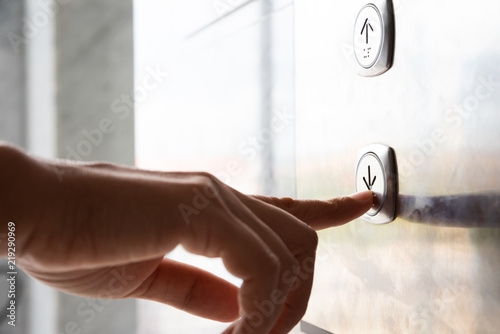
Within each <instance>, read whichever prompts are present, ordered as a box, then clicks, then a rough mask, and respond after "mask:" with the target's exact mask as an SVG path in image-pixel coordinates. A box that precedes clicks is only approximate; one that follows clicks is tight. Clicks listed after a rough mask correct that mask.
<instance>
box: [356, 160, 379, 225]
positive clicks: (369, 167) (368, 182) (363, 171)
mask: <svg viewBox="0 0 500 334" xmlns="http://www.w3.org/2000/svg"><path fill="white" fill-rule="evenodd" d="M385 179H386V178H385V173H384V168H383V167H382V163H381V162H380V159H379V158H378V157H377V156H376V155H375V154H373V153H371V152H370V153H366V154H365V155H363V157H362V158H361V159H360V160H359V163H358V167H357V170H356V191H363V190H371V191H373V192H374V194H375V199H374V204H373V207H372V208H371V209H370V210H369V211H368V212H367V215H369V216H375V215H376V214H377V213H378V212H379V211H380V209H381V208H382V206H383V204H384V200H385V195H386V184H385Z"/></svg>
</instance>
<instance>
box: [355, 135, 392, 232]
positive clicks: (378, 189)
mask: <svg viewBox="0 0 500 334" xmlns="http://www.w3.org/2000/svg"><path fill="white" fill-rule="evenodd" d="M363 190H371V191H373V193H374V195H375V197H374V201H373V207H372V208H371V209H370V210H369V211H368V212H367V213H366V214H365V215H364V216H363V217H362V218H363V219H364V220H366V221H368V222H370V223H373V224H385V223H390V222H391V221H393V220H394V219H395V217H396V199H397V195H398V175H397V166H396V158H395V154H394V150H393V149H392V148H391V147H389V146H386V145H381V144H373V145H369V146H366V147H365V148H363V149H362V150H360V151H359V152H358V156H357V162H356V191H363Z"/></svg>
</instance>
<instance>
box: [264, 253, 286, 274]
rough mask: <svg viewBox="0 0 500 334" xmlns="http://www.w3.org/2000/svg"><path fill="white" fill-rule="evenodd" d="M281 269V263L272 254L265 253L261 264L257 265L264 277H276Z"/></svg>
mask: <svg viewBox="0 0 500 334" xmlns="http://www.w3.org/2000/svg"><path fill="white" fill-rule="evenodd" d="M281 268H282V261H281V260H280V258H279V257H278V256H277V255H276V254H274V253H271V252H269V253H267V255H266V256H265V258H264V259H263V261H262V263H261V264H259V269H260V270H261V271H262V272H264V273H265V274H266V275H269V276H272V277H277V276H278V274H279V273H280V271H281Z"/></svg>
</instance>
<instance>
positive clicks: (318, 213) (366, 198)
mask: <svg viewBox="0 0 500 334" xmlns="http://www.w3.org/2000/svg"><path fill="white" fill-rule="evenodd" d="M253 197H254V198H256V199H258V200H261V201H263V202H265V203H268V204H271V205H273V206H275V207H278V208H280V209H282V210H284V211H286V212H288V213H290V214H292V215H293V216H295V217H297V218H298V219H300V220H301V221H303V222H305V223H306V224H308V225H309V226H311V227H312V228H313V229H315V230H322V229H325V228H329V227H334V226H340V225H343V224H345V223H348V222H350V221H352V220H354V219H356V218H358V217H360V216H361V215H363V214H364V213H366V212H367V211H368V210H369V209H370V208H371V207H372V205H373V200H374V195H373V192H372V191H370V190H367V191H363V192H359V193H356V194H353V195H350V196H342V197H336V198H332V199H329V200H311V199H307V200H298V199H292V198H289V197H284V198H277V197H269V196H259V195H256V196H253Z"/></svg>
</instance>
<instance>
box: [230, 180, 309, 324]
mask: <svg viewBox="0 0 500 334" xmlns="http://www.w3.org/2000/svg"><path fill="white" fill-rule="evenodd" d="M221 191H222V192H223V195H224V199H225V201H226V202H227V204H228V207H229V208H230V209H231V211H232V212H233V213H234V214H235V215H236V216H237V217H238V218H239V219H240V220H241V221H243V222H244V223H245V224H246V225H247V226H249V227H250V228H251V229H252V230H253V231H254V232H255V233H257V234H258V235H259V237H260V238H261V240H262V241H264V242H265V244H266V245H267V246H268V247H269V248H270V249H271V250H272V251H273V252H274V254H276V255H277V256H278V258H279V260H280V272H279V277H280V279H279V281H278V286H277V288H276V290H274V294H273V295H271V296H269V298H267V300H264V301H260V302H258V301H254V302H257V304H258V308H259V311H260V314H259V315H254V317H255V318H256V317H266V318H268V320H269V322H270V323H275V322H276V321H277V320H278V317H279V315H280V314H281V311H282V309H283V307H284V305H285V300H286V296H287V295H288V294H289V291H290V289H291V288H292V285H293V284H294V282H295V280H296V277H297V272H298V271H299V265H298V261H297V260H296V258H295V256H294V255H295V253H292V252H291V251H290V247H289V246H288V245H287V244H286V243H285V242H284V240H282V239H281V237H280V236H279V234H278V233H276V231H275V230H273V229H272V228H271V227H270V226H269V225H268V224H266V223H265V222H264V221H262V220H261V219H260V218H259V215H258V214H256V213H255V212H253V211H252V210H250V209H249V208H248V207H247V206H246V205H245V204H244V203H243V202H242V201H241V200H240V198H238V197H239V193H238V192H236V191H233V190H232V189H231V188H229V187H227V188H224V189H222V190H221ZM242 199H244V197H242ZM266 207H270V206H269V205H267V204H266ZM270 208H272V207H270ZM272 209H274V210H276V211H277V209H275V208H272ZM280 213H281V214H282V217H281V218H280V219H279V220H283V219H285V220H290V222H288V224H287V223H284V225H287V226H288V227H289V228H290V227H291V225H292V224H293V222H292V221H293V220H297V219H296V218H295V217H293V216H291V215H288V216H283V212H280ZM263 217H266V216H263ZM273 218H274V217H273ZM299 223H300V224H301V225H302V227H303V228H307V229H310V228H309V227H307V225H305V224H303V223H301V222H299ZM312 233H314V234H315V232H312ZM315 249H316V247H315V246H314V247H313V248H312V254H313V256H314V253H315ZM299 259H300V258H299ZM313 263H314V258H313ZM299 302H301V301H299ZM305 304H307V299H306V300H305ZM254 320H256V319H254ZM254 322H255V321H254Z"/></svg>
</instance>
